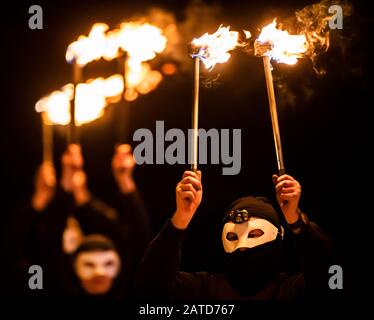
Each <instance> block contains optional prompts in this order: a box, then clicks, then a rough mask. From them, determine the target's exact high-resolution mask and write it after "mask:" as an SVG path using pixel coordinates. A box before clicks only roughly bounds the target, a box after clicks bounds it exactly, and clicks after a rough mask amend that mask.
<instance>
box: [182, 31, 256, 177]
mask: <svg viewBox="0 0 374 320" xmlns="http://www.w3.org/2000/svg"><path fill="white" fill-rule="evenodd" d="M246 36H247V38H249V37H250V34H249V33H246ZM238 45H240V43H239V32H237V31H230V27H223V26H222V25H221V26H220V27H219V28H218V30H217V31H216V32H215V33H213V34H208V33H205V34H204V35H203V36H201V37H200V38H197V39H196V38H195V39H193V40H192V42H191V44H190V46H189V53H190V55H191V57H192V58H193V62H194V72H193V78H194V90H193V97H194V98H193V108H192V130H193V139H192V146H191V152H192V157H191V170H193V171H195V172H196V171H197V164H198V129H199V85H200V81H199V77H200V60H201V61H202V62H203V63H204V65H205V68H206V69H208V70H209V71H211V70H212V69H213V68H214V66H215V65H216V64H217V63H225V62H227V61H228V60H229V59H230V56H231V55H230V53H229V51H231V50H233V49H235V47H237V46H238Z"/></svg>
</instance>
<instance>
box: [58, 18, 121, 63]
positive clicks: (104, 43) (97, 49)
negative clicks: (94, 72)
mask: <svg viewBox="0 0 374 320" xmlns="http://www.w3.org/2000/svg"><path fill="white" fill-rule="evenodd" d="M108 29H109V26H108V25H107V24H105V23H95V24H94V25H93V26H92V28H91V31H90V33H89V34H88V37H87V36H84V35H81V36H79V38H78V40H77V41H74V42H73V43H71V44H70V45H69V46H68V48H67V51H66V56H65V57H66V61H68V62H69V63H72V62H75V63H77V64H79V65H81V66H84V65H86V64H87V63H89V62H91V61H94V60H99V59H100V58H101V57H103V58H105V59H106V60H112V59H114V58H116V57H117V56H118V48H119V45H118V36H117V34H116V33H113V32H108V33H107V34H106V33H105V32H106V31H107V30H108Z"/></svg>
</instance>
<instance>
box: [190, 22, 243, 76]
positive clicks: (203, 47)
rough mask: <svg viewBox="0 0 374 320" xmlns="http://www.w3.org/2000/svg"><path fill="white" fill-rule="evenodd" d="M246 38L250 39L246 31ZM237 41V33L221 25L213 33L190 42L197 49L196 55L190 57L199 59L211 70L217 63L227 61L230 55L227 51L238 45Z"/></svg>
mask: <svg viewBox="0 0 374 320" xmlns="http://www.w3.org/2000/svg"><path fill="white" fill-rule="evenodd" d="M246 36H247V37H250V33H249V32H248V31H247V33H246ZM238 39H239V33H238V32H236V31H230V27H222V25H221V26H220V27H219V28H218V30H217V31H216V32H215V33H213V34H209V33H205V34H204V35H202V36H201V37H200V38H195V39H193V40H192V45H193V46H195V47H197V48H198V49H199V51H198V52H197V53H194V54H192V57H199V58H200V59H201V61H203V63H204V65H205V67H206V68H207V69H208V70H212V69H213V68H214V66H215V65H216V64H217V63H224V62H226V61H228V60H229V58H230V56H231V55H230V53H228V51H231V50H233V49H234V48H235V47H236V46H238V45H240V43H239V41H238Z"/></svg>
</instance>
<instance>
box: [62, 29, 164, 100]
mask: <svg viewBox="0 0 374 320" xmlns="http://www.w3.org/2000/svg"><path fill="white" fill-rule="evenodd" d="M108 29H109V27H108V25H106V24H104V23H96V24H94V25H93V27H92V29H91V31H90V33H89V35H88V37H87V36H80V37H79V38H78V40H77V41H75V42H73V43H71V44H70V45H69V47H68V49H67V52H66V60H67V61H68V62H75V63H77V64H79V65H85V64H87V63H89V62H91V61H93V60H98V59H100V58H102V57H103V58H104V59H106V60H112V59H114V58H117V57H118V56H119V55H120V54H121V51H125V52H127V56H128V57H127V60H126V66H125V78H126V81H125V83H126V92H125V95H124V96H125V99H126V100H135V99H136V98H137V96H138V94H139V93H141V94H146V93H148V92H150V91H152V90H154V89H155V88H156V87H157V85H158V84H159V83H160V81H161V80H162V75H161V73H160V72H158V71H155V70H151V67H150V65H149V64H147V63H145V61H149V60H152V59H154V58H155V57H156V55H157V54H158V53H161V52H162V51H164V49H165V47H166V43H167V38H166V37H165V36H164V35H163V33H162V30H161V29H159V28H157V27H156V26H153V25H151V24H149V23H142V22H124V23H122V24H121V25H120V27H119V28H118V29H115V30H111V31H108Z"/></svg>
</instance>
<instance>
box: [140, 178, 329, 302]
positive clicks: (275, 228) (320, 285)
mask: <svg viewBox="0 0 374 320" xmlns="http://www.w3.org/2000/svg"><path fill="white" fill-rule="evenodd" d="M273 182H274V185H275V190H276V195H277V199H278V202H279V205H280V208H281V210H282V213H283V215H284V218H285V220H286V222H287V226H286V227H287V229H288V231H289V233H290V237H293V238H294V241H295V242H296V245H297V247H298V251H299V253H300V256H301V258H302V259H303V270H302V272H300V273H299V274H296V275H292V276H291V275H286V274H283V273H281V272H280V266H279V262H280V257H281V255H282V242H283V241H282V240H283V235H284V229H283V227H282V226H281V222H280V217H279V216H278V214H277V212H276V211H275V209H274V208H273V207H272V205H271V204H270V202H269V201H268V200H267V199H266V198H262V197H258V198H255V197H245V198H241V199H238V200H237V201H235V202H234V203H233V204H232V205H231V206H230V207H229V208H228V210H227V212H226V214H225V218H224V221H223V222H224V225H223V229H222V244H223V248H224V250H225V261H224V271H223V272H222V273H215V274H210V273H208V272H196V273H187V272H182V271H179V265H180V249H181V245H182V242H183V237H184V234H185V230H186V228H187V227H188V225H189V223H190V221H191V219H192V217H193V216H194V214H195V212H196V210H197V208H198V207H199V205H200V203H201V200H202V182H201V172H200V171H198V172H192V171H186V172H184V175H183V177H182V180H181V181H180V182H179V183H178V184H177V187H176V204H177V205H176V207H177V209H176V211H175V213H174V215H173V216H172V218H171V219H170V220H168V221H167V223H166V224H165V226H164V227H163V229H162V230H161V231H160V233H159V234H158V236H157V237H156V238H155V239H154V240H153V241H152V242H151V244H150V246H149V248H148V250H147V252H146V254H145V256H144V258H143V260H142V262H141V264H140V266H139V270H138V273H137V276H136V286H135V287H136V288H137V294H138V297H141V298H148V299H149V298H164V299H165V298H166V299H177V300H189V299H209V300H252V299H256V300H258V299H261V300H263V299H277V300H281V299H298V298H306V297H318V298H321V297H322V296H323V295H324V294H328V291H331V290H329V289H328V276H329V275H328V267H329V266H330V265H331V259H332V245H331V242H330V240H329V239H328V238H327V237H326V236H325V235H324V233H323V232H322V231H321V229H320V228H319V227H318V226H317V225H316V224H314V223H312V222H309V220H308V218H307V216H306V215H305V214H304V213H302V212H301V211H300V210H299V199H300V195H301V187H300V184H299V182H298V181H296V180H295V179H294V178H293V177H291V176H289V175H282V176H280V177H278V176H276V175H274V176H273Z"/></svg>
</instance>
